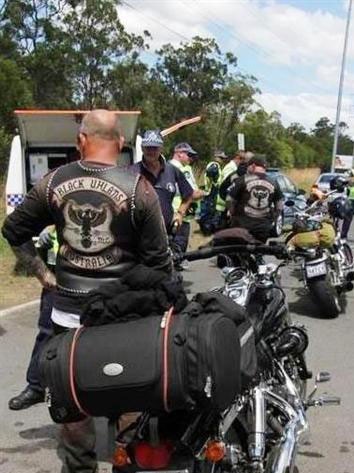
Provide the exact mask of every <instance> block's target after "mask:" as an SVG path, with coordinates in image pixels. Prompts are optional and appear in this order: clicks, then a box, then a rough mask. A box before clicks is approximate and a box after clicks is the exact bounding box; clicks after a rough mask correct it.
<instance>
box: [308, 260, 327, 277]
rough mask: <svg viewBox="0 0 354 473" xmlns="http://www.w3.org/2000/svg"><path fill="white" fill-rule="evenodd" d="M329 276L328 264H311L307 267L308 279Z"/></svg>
mask: <svg viewBox="0 0 354 473" xmlns="http://www.w3.org/2000/svg"><path fill="white" fill-rule="evenodd" d="M325 274H327V267H326V263H325V262H324V261H323V262H322V263H318V264H311V265H308V266H306V276H307V277H308V278H315V277H316V276H324V275H325Z"/></svg>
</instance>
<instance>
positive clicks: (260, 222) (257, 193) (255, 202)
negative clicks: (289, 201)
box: [227, 156, 283, 242]
mask: <svg viewBox="0 0 354 473" xmlns="http://www.w3.org/2000/svg"><path fill="white" fill-rule="evenodd" d="M227 204H228V207H229V208H230V213H231V226H232V227H241V228H246V229H247V230H248V231H249V232H250V233H251V234H252V235H253V236H254V237H255V238H256V239H257V240H259V241H262V242H266V241H267V239H268V238H269V237H270V235H271V231H272V228H273V226H274V222H275V221H276V218H277V217H278V215H279V213H280V212H281V210H282V206H283V195H282V193H281V190H280V188H279V185H278V184H277V183H276V182H273V181H272V180H270V179H269V178H268V176H267V175H266V162H265V160H264V159H263V158H261V157H257V156H255V157H254V158H251V159H250V161H249V162H248V167H247V173H246V174H245V175H244V176H241V177H239V178H238V179H236V180H234V181H233V183H232V184H231V187H229V189H228V196H227Z"/></svg>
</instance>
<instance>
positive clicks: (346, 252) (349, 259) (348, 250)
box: [343, 243, 354, 266]
mask: <svg viewBox="0 0 354 473" xmlns="http://www.w3.org/2000/svg"><path fill="white" fill-rule="evenodd" d="M343 251H344V256H345V260H346V261H345V263H346V264H347V265H348V266H352V265H353V262H354V257H353V252H352V249H351V248H350V246H349V245H348V243H343Z"/></svg>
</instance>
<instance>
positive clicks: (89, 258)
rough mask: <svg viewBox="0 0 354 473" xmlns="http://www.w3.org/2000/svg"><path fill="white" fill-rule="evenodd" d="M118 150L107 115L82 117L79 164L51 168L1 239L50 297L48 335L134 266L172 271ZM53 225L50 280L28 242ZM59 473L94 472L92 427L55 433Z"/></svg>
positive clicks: (157, 225) (152, 216)
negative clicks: (61, 464)
mask: <svg viewBox="0 0 354 473" xmlns="http://www.w3.org/2000/svg"><path fill="white" fill-rule="evenodd" d="M123 144H124V138H123V137H122V136H121V134H120V126H119V123H118V121H117V117H116V115H115V114H114V113H113V112H108V111H107V110H94V111H92V112H90V113H88V114H87V115H85V117H84V119H83V121H82V124H81V126H80V130H79V134H78V147H79V149H80V153H81V156H82V160H81V161H78V162H74V163H70V164H67V165H65V166H61V167H60V168H57V169H56V170H55V171H53V172H51V173H50V174H48V175H47V176H46V177H45V178H44V179H42V180H41V181H40V182H39V183H38V184H36V185H35V186H34V187H33V188H32V189H31V191H30V192H29V194H28V195H27V196H26V198H25V200H24V202H23V203H22V204H21V205H20V206H19V207H17V208H16V209H15V211H14V212H13V213H12V214H11V215H9V216H8V217H7V218H6V220H5V222H4V226H3V229H2V231H3V236H4V237H5V238H6V239H7V240H8V242H9V243H10V245H11V246H12V249H13V251H14V253H15V254H16V255H17V256H18V257H20V258H21V259H23V260H24V261H25V263H26V264H27V265H28V266H29V267H30V268H31V269H32V270H33V272H34V273H35V275H36V276H37V278H38V279H39V281H40V282H41V284H42V285H43V287H45V288H47V289H50V288H52V289H53V290H54V291H55V292H54V302H53V311H52V321H53V324H54V330H55V331H56V333H60V332H62V331H65V330H67V329H68V328H73V327H78V326H79V324H80V315H81V311H82V306H83V301H84V300H85V298H86V296H87V293H88V292H89V291H90V290H92V289H96V288H97V287H98V286H101V285H104V284H105V283H110V282H114V281H116V280H117V279H119V277H120V276H121V275H122V274H124V273H125V272H126V271H127V270H128V269H131V268H132V267H134V266H135V265H137V264H139V263H143V264H145V265H146V266H149V267H153V268H155V269H158V270H161V271H165V272H166V277H169V275H170V273H171V270H172V264H171V258H170V252H169V249H168V244H167V235H166V230H165V225H164V222H163V218H162V214H161V209H160V205H159V201H158V197H157V195H156V193H155V191H154V189H153V188H152V186H151V184H150V183H149V182H147V181H146V179H145V178H143V177H142V176H140V175H136V173H134V172H129V171H127V170H124V169H121V168H119V167H118V166H117V158H118V156H119V154H120V152H121V149H122V147H123ZM52 224H55V227H56V231H57V235H58V243H59V250H58V257H57V261H56V274H55V276H54V275H53V273H52V272H51V271H49V270H48V268H47V267H46V265H45V264H44V263H43V261H42V260H41V259H40V258H39V256H36V253H35V251H34V247H33V243H32V237H33V236H35V235H38V234H39V233H40V232H41V231H42V229H43V228H45V227H46V226H48V225H52ZM61 444H62V449H63V460H64V464H65V468H66V472H70V473H78V472H81V473H84V472H85V473H93V472H95V471H96V470H97V458H96V454H95V451H94V447H95V431H94V424H93V420H92V419H90V418H86V419H85V420H83V421H81V422H75V423H70V424H64V425H63V426H62V432H61Z"/></svg>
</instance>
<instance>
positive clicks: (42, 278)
mask: <svg viewBox="0 0 354 473" xmlns="http://www.w3.org/2000/svg"><path fill="white" fill-rule="evenodd" d="M11 249H12V251H13V252H14V254H15V256H16V258H17V259H18V260H19V261H21V263H23V264H24V265H25V266H26V267H27V268H28V270H29V271H30V272H31V273H33V274H34V275H35V277H36V278H37V279H38V280H39V282H40V283H41V284H42V286H43V287H45V288H46V289H52V288H54V287H55V286H56V280H55V276H54V274H53V273H52V272H51V271H50V270H49V269H48V268H47V266H46V265H45V263H44V261H43V260H42V259H41V258H40V256H39V255H38V254H37V252H36V249H35V247H34V244H33V241H32V240H30V241H27V242H26V243H23V244H22V245H20V246H12V247H11Z"/></svg>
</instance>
